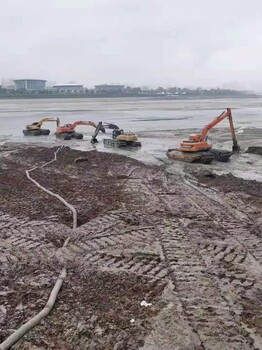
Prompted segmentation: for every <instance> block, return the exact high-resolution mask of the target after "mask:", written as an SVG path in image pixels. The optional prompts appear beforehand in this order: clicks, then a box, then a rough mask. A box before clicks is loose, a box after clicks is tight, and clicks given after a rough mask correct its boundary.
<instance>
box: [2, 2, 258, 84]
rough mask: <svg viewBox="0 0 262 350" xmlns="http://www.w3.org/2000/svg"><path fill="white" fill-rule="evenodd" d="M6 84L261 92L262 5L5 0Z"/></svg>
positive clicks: (3, 37) (3, 67) (3, 66)
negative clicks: (46, 82) (11, 80)
mask: <svg viewBox="0 0 262 350" xmlns="http://www.w3.org/2000/svg"><path fill="white" fill-rule="evenodd" d="M0 8H1V11H0V52H1V54H0V80H1V78H24V77H27V78H30V77H31V78H43V79H47V80H51V81H56V82H57V83H66V82H78V83H84V84H85V85H86V86H89V87H92V86H93V85H94V84H98V83H123V84H130V85H131V86H134V85H140V86H143V85H150V86H159V85H162V86H175V85H179V86H220V87H222V86H223V83H226V84H229V85H224V86H234V84H235V85H236V86H238V87H240V88H249V89H252V88H254V89H259V90H262V20H261V18H262V1H261V0H249V1H247V0H220V1H214V0H179V1H178V0H0Z"/></svg>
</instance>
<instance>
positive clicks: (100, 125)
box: [91, 122, 119, 143]
mask: <svg viewBox="0 0 262 350" xmlns="http://www.w3.org/2000/svg"><path fill="white" fill-rule="evenodd" d="M105 129H113V130H114V129H119V127H118V126H117V125H115V124H112V123H102V122H99V123H98V124H97V127H96V130H95V132H94V134H93V136H92V138H91V143H97V142H98V140H97V138H96V137H97V135H98V133H99V131H102V132H103V133H105V132H106V130H105Z"/></svg>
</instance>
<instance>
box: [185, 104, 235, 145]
mask: <svg viewBox="0 0 262 350" xmlns="http://www.w3.org/2000/svg"><path fill="white" fill-rule="evenodd" d="M225 118H228V121H229V125H230V131H231V136H232V140H233V146H232V151H233V152H238V151H239V149H240V147H239V146H238V143H237V139H236V134H235V128H234V124H233V119H232V113H231V109H230V108H227V110H226V111H225V112H223V113H222V114H220V116H219V117H217V118H215V119H214V120H213V121H212V122H211V123H209V124H207V125H205V127H204V129H203V131H202V133H201V134H192V135H189V139H188V140H186V141H182V142H181V143H180V148H179V150H180V151H182V152H199V151H208V150H210V149H211V148H212V145H211V144H210V143H208V142H207V134H208V132H209V130H210V129H212V128H214V127H215V126H216V125H217V124H218V123H220V122H222V120H224V119H225Z"/></svg>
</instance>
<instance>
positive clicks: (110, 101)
mask: <svg viewBox="0 0 262 350" xmlns="http://www.w3.org/2000/svg"><path fill="white" fill-rule="evenodd" d="M226 107H231V108H232V113H233V119H234V124H235V127H236V131H237V137H238V139H239V143H240V145H241V147H242V149H246V148H247V147H248V146H251V145H260V146H262V98H261V99H214V100H210V99H209V100H152V99H149V98H148V99H144V98H100V99H50V100H42V99H41V100H37V99H35V100H0V122H1V130H0V143H4V142H6V141H11V142H19V143H20V142H23V143H37V144H52V145H57V144H67V145H70V146H71V147H74V148H77V149H82V150H88V149H92V148H93V147H96V148H97V149H98V150H103V151H107V152H117V153H122V154H126V155H129V156H131V157H134V158H136V159H139V160H142V161H146V162H149V163H155V164H158V163H159V162H161V161H165V160H166V155H165V153H166V150H167V149H168V148H173V147H176V146H178V144H179V141H180V140H181V139H185V138H187V136H188V134H189V133H191V132H195V131H201V129H202V128H203V126H204V125H205V124H207V123H209V122H210V121H212V120H213V119H214V118H215V117H217V116H218V115H220V114H221V113H222V112H223V111H224V110H225V108H226ZM45 117H59V118H60V120H61V123H72V122H74V121H76V120H92V121H94V122H98V121H100V120H101V121H105V122H113V123H115V124H117V125H118V126H119V127H120V128H123V129H125V130H126V131H135V132H136V133H138V135H139V139H140V141H141V142H142V144H143V147H142V148H141V149H136V150H116V149H105V148H104V146H103V143H102V142H100V143H99V144H98V145H96V146H92V145H91V144H90V142H89V141H90V136H91V135H92V133H93V131H94V129H92V127H89V126H79V127H78V128H77V130H78V131H81V132H82V133H83V134H84V140H78V141H77V140H72V141H62V140H56V138H55V136H54V134H53V133H54V132H55V127H56V125H55V123H46V124H45V125H44V127H46V128H49V129H50V130H51V134H50V135H49V136H42V137H24V136H23V133H22V130H23V129H24V127H25V125H26V124H30V123H32V122H34V121H37V120H40V119H42V118H45ZM209 136H210V138H211V139H212V141H213V143H214V145H215V147H220V148H222V147H223V148H227V149H230V148H231V139H230V133H229V128H228V123H227V121H226V120H225V121H223V122H222V123H221V124H219V125H218V126H217V127H216V129H214V130H213V131H211V132H210V134H209ZM104 137H110V132H108V134H107V135H102V134H100V135H99V136H98V139H99V140H100V141H102V139H103V138H104ZM254 157H255V159H253V158H254ZM251 158H252V159H251ZM250 159H251V160H250ZM249 163H252V164H249ZM174 166H175V165H174ZM212 167H214V168H218V170H219V169H221V170H222V171H223V169H224V171H227V170H230V171H232V172H233V173H235V174H236V175H238V176H243V177H247V176H248V178H255V179H259V180H260V179H261V181H262V163H261V157H259V156H253V155H252V156H250V155H247V154H242V155H240V156H239V157H238V158H235V159H234V160H232V161H231V162H230V164H229V163H228V164H227V165H225V164H221V163H218V164H214V165H213V166H212Z"/></svg>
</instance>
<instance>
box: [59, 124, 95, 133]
mask: <svg viewBox="0 0 262 350" xmlns="http://www.w3.org/2000/svg"><path fill="white" fill-rule="evenodd" d="M78 125H91V126H93V127H94V128H96V127H97V125H96V123H94V122H91V121H77V122H74V123H73V124H65V125H63V126H59V127H58V128H57V129H56V132H57V133H58V134H61V133H66V132H68V133H70V132H74V131H75V128H76V127H77V126H78Z"/></svg>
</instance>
